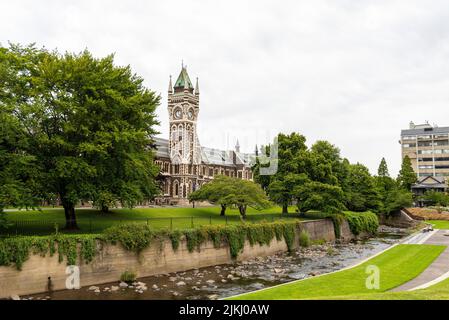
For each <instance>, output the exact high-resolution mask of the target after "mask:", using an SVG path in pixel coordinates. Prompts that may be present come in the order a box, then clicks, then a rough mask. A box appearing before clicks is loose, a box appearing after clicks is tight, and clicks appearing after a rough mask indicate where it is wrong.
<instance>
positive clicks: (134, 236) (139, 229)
mask: <svg viewBox="0 0 449 320" xmlns="http://www.w3.org/2000/svg"><path fill="white" fill-rule="evenodd" d="M154 236H155V235H154V234H153V232H152V231H151V229H150V227H149V226H148V225H146V224H138V223H129V224H122V225H118V226H113V227H110V228H108V229H106V230H105V231H104V236H103V238H104V239H105V240H106V241H108V242H110V243H112V244H116V243H120V244H121V245H122V246H123V247H124V248H125V249H127V250H129V251H134V252H137V253H139V252H141V251H142V250H143V249H145V248H147V247H149V245H150V242H151V240H152V239H153V237H154Z"/></svg>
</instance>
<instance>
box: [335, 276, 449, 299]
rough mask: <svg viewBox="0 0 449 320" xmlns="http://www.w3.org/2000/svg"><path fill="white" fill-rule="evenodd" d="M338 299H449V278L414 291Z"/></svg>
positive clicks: (339, 297) (350, 296)
mask: <svg viewBox="0 0 449 320" xmlns="http://www.w3.org/2000/svg"><path fill="white" fill-rule="evenodd" d="M332 299H336V300H449V279H446V280H443V281H441V282H439V283H437V284H434V285H433V286H430V287H428V288H425V289H420V290H414V291H399V292H382V293H373V294H356V295H347V296H338V297H334V298H332Z"/></svg>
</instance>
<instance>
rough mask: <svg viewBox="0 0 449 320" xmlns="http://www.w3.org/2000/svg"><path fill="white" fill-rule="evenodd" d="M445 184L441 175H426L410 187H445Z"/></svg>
mask: <svg viewBox="0 0 449 320" xmlns="http://www.w3.org/2000/svg"><path fill="white" fill-rule="evenodd" d="M446 188H448V186H447V184H446V183H445V182H444V178H442V177H434V176H426V177H422V178H420V179H419V180H418V181H417V183H415V184H414V185H413V186H412V189H446Z"/></svg>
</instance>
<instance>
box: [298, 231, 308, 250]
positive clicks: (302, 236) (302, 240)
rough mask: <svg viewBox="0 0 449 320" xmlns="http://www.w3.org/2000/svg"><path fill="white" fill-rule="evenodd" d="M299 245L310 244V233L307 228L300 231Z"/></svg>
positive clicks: (305, 245)
mask: <svg viewBox="0 0 449 320" xmlns="http://www.w3.org/2000/svg"><path fill="white" fill-rule="evenodd" d="M299 245H300V246H301V247H308V246H310V235H309V233H308V232H307V231H306V230H301V232H300V233H299Z"/></svg>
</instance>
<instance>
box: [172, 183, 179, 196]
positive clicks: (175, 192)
mask: <svg viewBox="0 0 449 320" xmlns="http://www.w3.org/2000/svg"><path fill="white" fill-rule="evenodd" d="M173 196H175V197H177V196H179V184H178V181H175V182H173Z"/></svg>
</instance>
